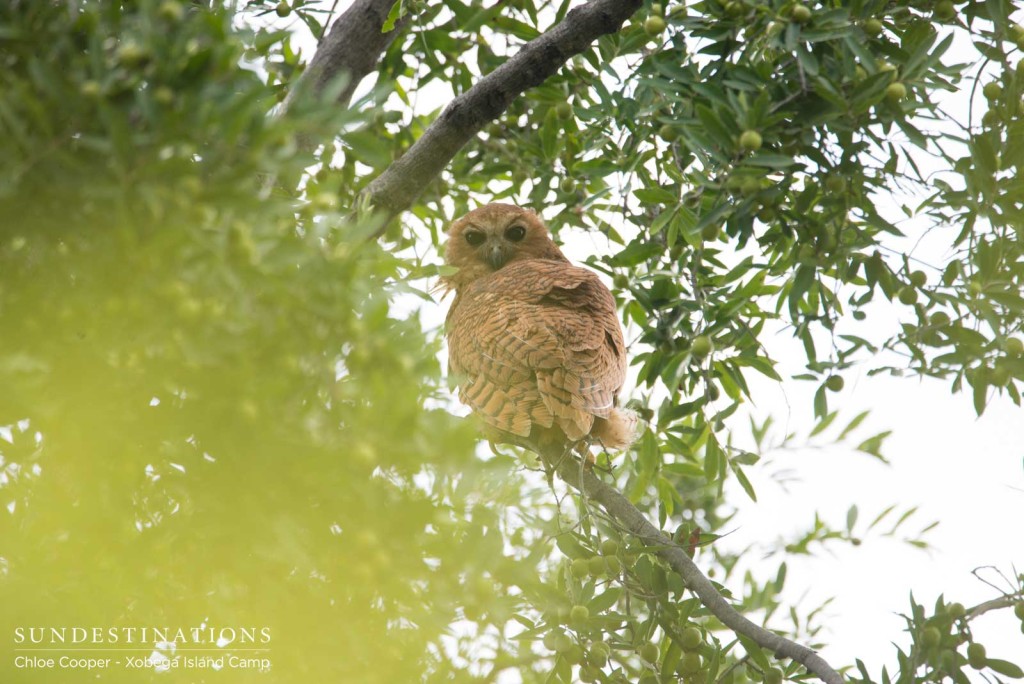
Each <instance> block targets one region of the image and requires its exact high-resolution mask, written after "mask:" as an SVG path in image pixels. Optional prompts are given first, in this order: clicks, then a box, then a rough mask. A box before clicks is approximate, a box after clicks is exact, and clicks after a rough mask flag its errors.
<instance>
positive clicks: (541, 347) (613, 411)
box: [442, 204, 637, 449]
mask: <svg viewBox="0 0 1024 684" xmlns="http://www.w3.org/2000/svg"><path fill="white" fill-rule="evenodd" d="M445 257H446V261H447V262H448V264H449V265H451V266H455V267H457V268H458V271H457V272H456V273H455V274H453V275H450V276H447V277H445V278H443V279H442V284H443V285H444V286H445V287H446V288H447V289H449V290H454V291H455V301H454V302H453V303H452V306H451V309H450V310H449V312H448V318H447V329H446V336H447V338H448V348H449V351H448V354H449V356H448V359H449V371H450V373H451V374H452V375H453V377H454V378H455V379H456V381H457V382H458V386H459V398H460V399H461V400H462V402H463V403H465V404H468V405H469V406H470V408H472V409H473V411H474V412H475V413H476V414H477V415H478V416H480V417H481V418H482V419H483V420H484V422H485V423H487V424H488V425H489V426H491V427H493V428H496V429H498V430H501V431H504V432H507V433H511V434H513V435H517V436H520V437H524V438H528V439H530V440H531V441H533V442H534V443H553V442H561V443H562V444H575V443H577V442H580V441H581V440H584V439H586V438H590V439H591V440H592V441H594V442H596V443H599V444H600V445H602V446H604V447H606V448H608V449H622V448H625V447H626V446H628V445H629V443H630V442H631V441H632V440H633V438H634V434H635V432H636V427H637V416H636V414H634V413H633V412H632V411H628V410H623V409H620V408H617V407H616V399H617V397H618V394H619V390H621V389H622V383H623V381H624V380H625V377H626V346H625V342H624V340H623V336H622V328H621V326H620V325H619V321H618V317H617V316H616V313H615V300H614V299H613V298H612V295H611V293H610V292H609V291H608V288H606V287H605V286H604V284H603V283H602V282H601V281H600V280H599V279H598V277H597V276H596V275H595V274H594V273H593V272H591V271H588V270H587V269H584V268H579V267H577V266H573V265H572V264H571V263H569V260H568V259H566V258H565V256H564V255H563V254H562V252H561V250H559V249H558V246H557V245H556V244H555V243H554V242H553V241H552V240H551V237H550V235H549V234H548V230H547V227H546V226H545V225H544V223H543V222H542V221H541V219H540V217H539V216H537V215H536V214H535V213H534V212H532V211H528V210H526V209H522V208H520V207H516V206H512V205H509V204H488V205H486V206H484V207H480V208H479V209H476V210H474V211H471V212H470V213H468V214H466V215H465V216H464V217H462V218H461V219H459V220H458V221H456V222H455V223H454V224H452V227H451V229H450V230H449V231H448V244H447V249H446V254H445Z"/></svg>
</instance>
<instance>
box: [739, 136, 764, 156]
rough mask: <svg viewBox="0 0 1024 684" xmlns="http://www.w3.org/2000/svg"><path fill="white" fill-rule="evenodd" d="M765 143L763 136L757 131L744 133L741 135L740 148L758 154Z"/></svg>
mask: <svg viewBox="0 0 1024 684" xmlns="http://www.w3.org/2000/svg"><path fill="white" fill-rule="evenodd" d="M763 142H764V141H763V140H762V139H761V134H760V133H758V132H757V131H743V133H742V134H741V135H740V147H741V148H743V149H744V150H747V151H750V152H756V151H757V150H759V149H761V144H762V143H763Z"/></svg>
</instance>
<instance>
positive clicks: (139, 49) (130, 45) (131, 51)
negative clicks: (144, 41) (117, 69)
mask: <svg viewBox="0 0 1024 684" xmlns="http://www.w3.org/2000/svg"><path fill="white" fill-rule="evenodd" d="M117 58H118V59H119V60H121V63H122V64H124V65H125V66H130V67H131V66H138V65H140V64H142V63H143V62H145V61H146V60H147V59H149V51H148V50H146V48H144V47H143V46H141V45H139V44H138V43H135V42H132V41H128V42H127V43H124V44H123V45H122V46H121V47H120V48H118V49H117Z"/></svg>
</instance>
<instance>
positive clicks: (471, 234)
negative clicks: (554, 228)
mask: <svg viewBox="0 0 1024 684" xmlns="http://www.w3.org/2000/svg"><path fill="white" fill-rule="evenodd" d="M523 259H556V260H559V261H565V260H566V259H565V257H564V256H563V255H562V252H561V250H559V249H558V245H556V244H555V243H554V242H553V241H552V240H551V235H550V234H548V229H547V226H545V225H544V222H543V221H541V220H540V217H539V216H537V214H536V213H534V212H532V211H530V210H529V209H523V208H522V207H517V206H515V205H512V204H497V203H495V204H488V205H485V206H482V207H480V208H479V209H474V210H473V211H471V212H469V213H468V214H466V215H465V216H463V217H462V218H460V219H459V220H458V221H456V222H455V223H453V224H452V227H451V228H450V229H449V230H448V245H447V247H446V248H445V261H446V262H448V264H449V265H450V266H457V267H458V269H459V272H458V273H457V274H455V275H454V276H451V277H450V278H447V279H446V280H447V281H448V282H447V283H446V284H447V285H448V286H449V287H458V286H459V285H463V284H466V283H469V282H472V281H473V280H476V279H477V278H480V277H483V276H485V275H487V274H489V273H493V272H494V271H497V270H498V269H500V268H502V267H503V266H505V265H506V264H508V263H510V262H512V261H517V260H523Z"/></svg>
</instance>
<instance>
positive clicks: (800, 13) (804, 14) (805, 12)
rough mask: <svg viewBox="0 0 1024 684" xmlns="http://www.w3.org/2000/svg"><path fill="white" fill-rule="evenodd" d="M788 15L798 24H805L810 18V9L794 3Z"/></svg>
mask: <svg viewBox="0 0 1024 684" xmlns="http://www.w3.org/2000/svg"><path fill="white" fill-rule="evenodd" d="M789 17H790V19H792V20H793V21H795V22H796V23H798V24H805V23H807V22H808V21H810V20H811V10H810V9H808V8H807V6H806V5H794V6H793V11H792V12H791V13H790V15H789Z"/></svg>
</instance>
